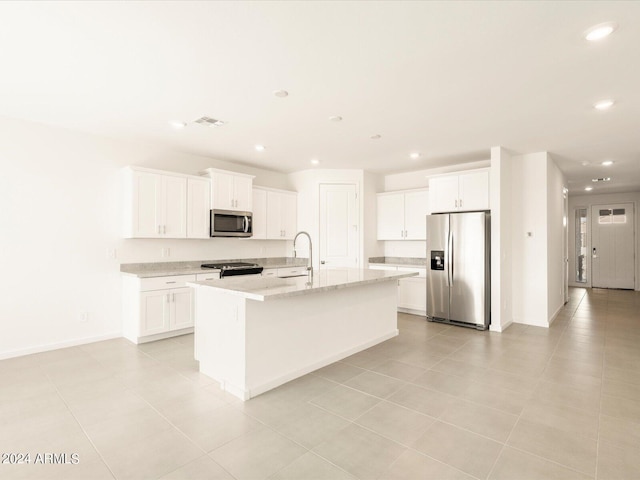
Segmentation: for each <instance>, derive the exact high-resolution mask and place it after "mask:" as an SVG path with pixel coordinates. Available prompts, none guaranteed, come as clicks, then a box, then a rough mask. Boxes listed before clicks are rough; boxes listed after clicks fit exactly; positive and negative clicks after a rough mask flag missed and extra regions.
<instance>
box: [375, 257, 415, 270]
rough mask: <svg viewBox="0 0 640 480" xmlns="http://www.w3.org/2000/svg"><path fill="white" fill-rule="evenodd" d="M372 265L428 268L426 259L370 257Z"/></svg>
mask: <svg viewBox="0 0 640 480" xmlns="http://www.w3.org/2000/svg"><path fill="white" fill-rule="evenodd" d="M369 264H370V265H389V266H398V267H418V268H427V259H426V258H424V257H369Z"/></svg>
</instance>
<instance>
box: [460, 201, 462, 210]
mask: <svg viewBox="0 0 640 480" xmlns="http://www.w3.org/2000/svg"><path fill="white" fill-rule="evenodd" d="M460 208H462V199H460Z"/></svg>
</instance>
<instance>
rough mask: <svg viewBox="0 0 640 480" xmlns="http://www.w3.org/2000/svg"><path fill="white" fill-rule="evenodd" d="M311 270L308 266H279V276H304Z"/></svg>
mask: <svg viewBox="0 0 640 480" xmlns="http://www.w3.org/2000/svg"><path fill="white" fill-rule="evenodd" d="M308 273H309V271H308V270H307V267H301V266H298V267H281V268H278V277H279V278H288V277H302V276H304V275H307V274H308Z"/></svg>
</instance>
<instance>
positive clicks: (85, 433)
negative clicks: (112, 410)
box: [44, 371, 118, 480]
mask: <svg viewBox="0 0 640 480" xmlns="http://www.w3.org/2000/svg"><path fill="white" fill-rule="evenodd" d="M44 374H45V375H46V376H47V379H48V380H49V381H50V382H51V384H52V385H53V388H55V389H56V394H57V395H58V397H60V399H61V400H62V402H63V403H64V405H65V407H67V410H68V411H69V413H70V414H71V416H72V417H73V419H74V420H75V421H76V423H77V424H78V427H80V430H82V434H83V435H84V436H85V438H86V439H87V440H88V441H89V443H90V444H91V446H92V447H93V449H94V450H95V452H96V454H97V455H98V457H100V460H101V461H102V463H104V465H105V467H107V470H109V473H110V474H111V476H112V477H113V478H114V480H116V479H117V478H118V477H116V474H115V473H114V472H113V470H111V466H110V465H109V464H108V463H107V461H106V460H105V458H104V457H103V456H102V453H101V452H100V450H98V447H97V446H96V444H95V443H93V440H92V439H91V437H90V436H89V434H88V433H87V431H86V430H85V429H84V427H83V426H82V424H81V423H80V421H79V420H78V418H77V417H76V415H75V414H74V413H73V410H71V407H69V404H68V403H67V401H66V400H65V398H64V396H63V395H62V394H61V393H60V390H59V389H58V386H57V385H56V384H55V382H54V381H53V380H51V377H49V373H47V372H46V371H45V372H44Z"/></svg>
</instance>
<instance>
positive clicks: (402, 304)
mask: <svg viewBox="0 0 640 480" xmlns="http://www.w3.org/2000/svg"><path fill="white" fill-rule="evenodd" d="M369 268H370V269H372V270H392V271H394V270H400V271H406V272H418V276H416V277H407V278H401V279H399V280H398V311H399V312H405V313H412V314H414V315H426V314H427V278H426V275H427V269H426V268H423V267H399V266H397V265H380V264H374V265H369Z"/></svg>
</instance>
